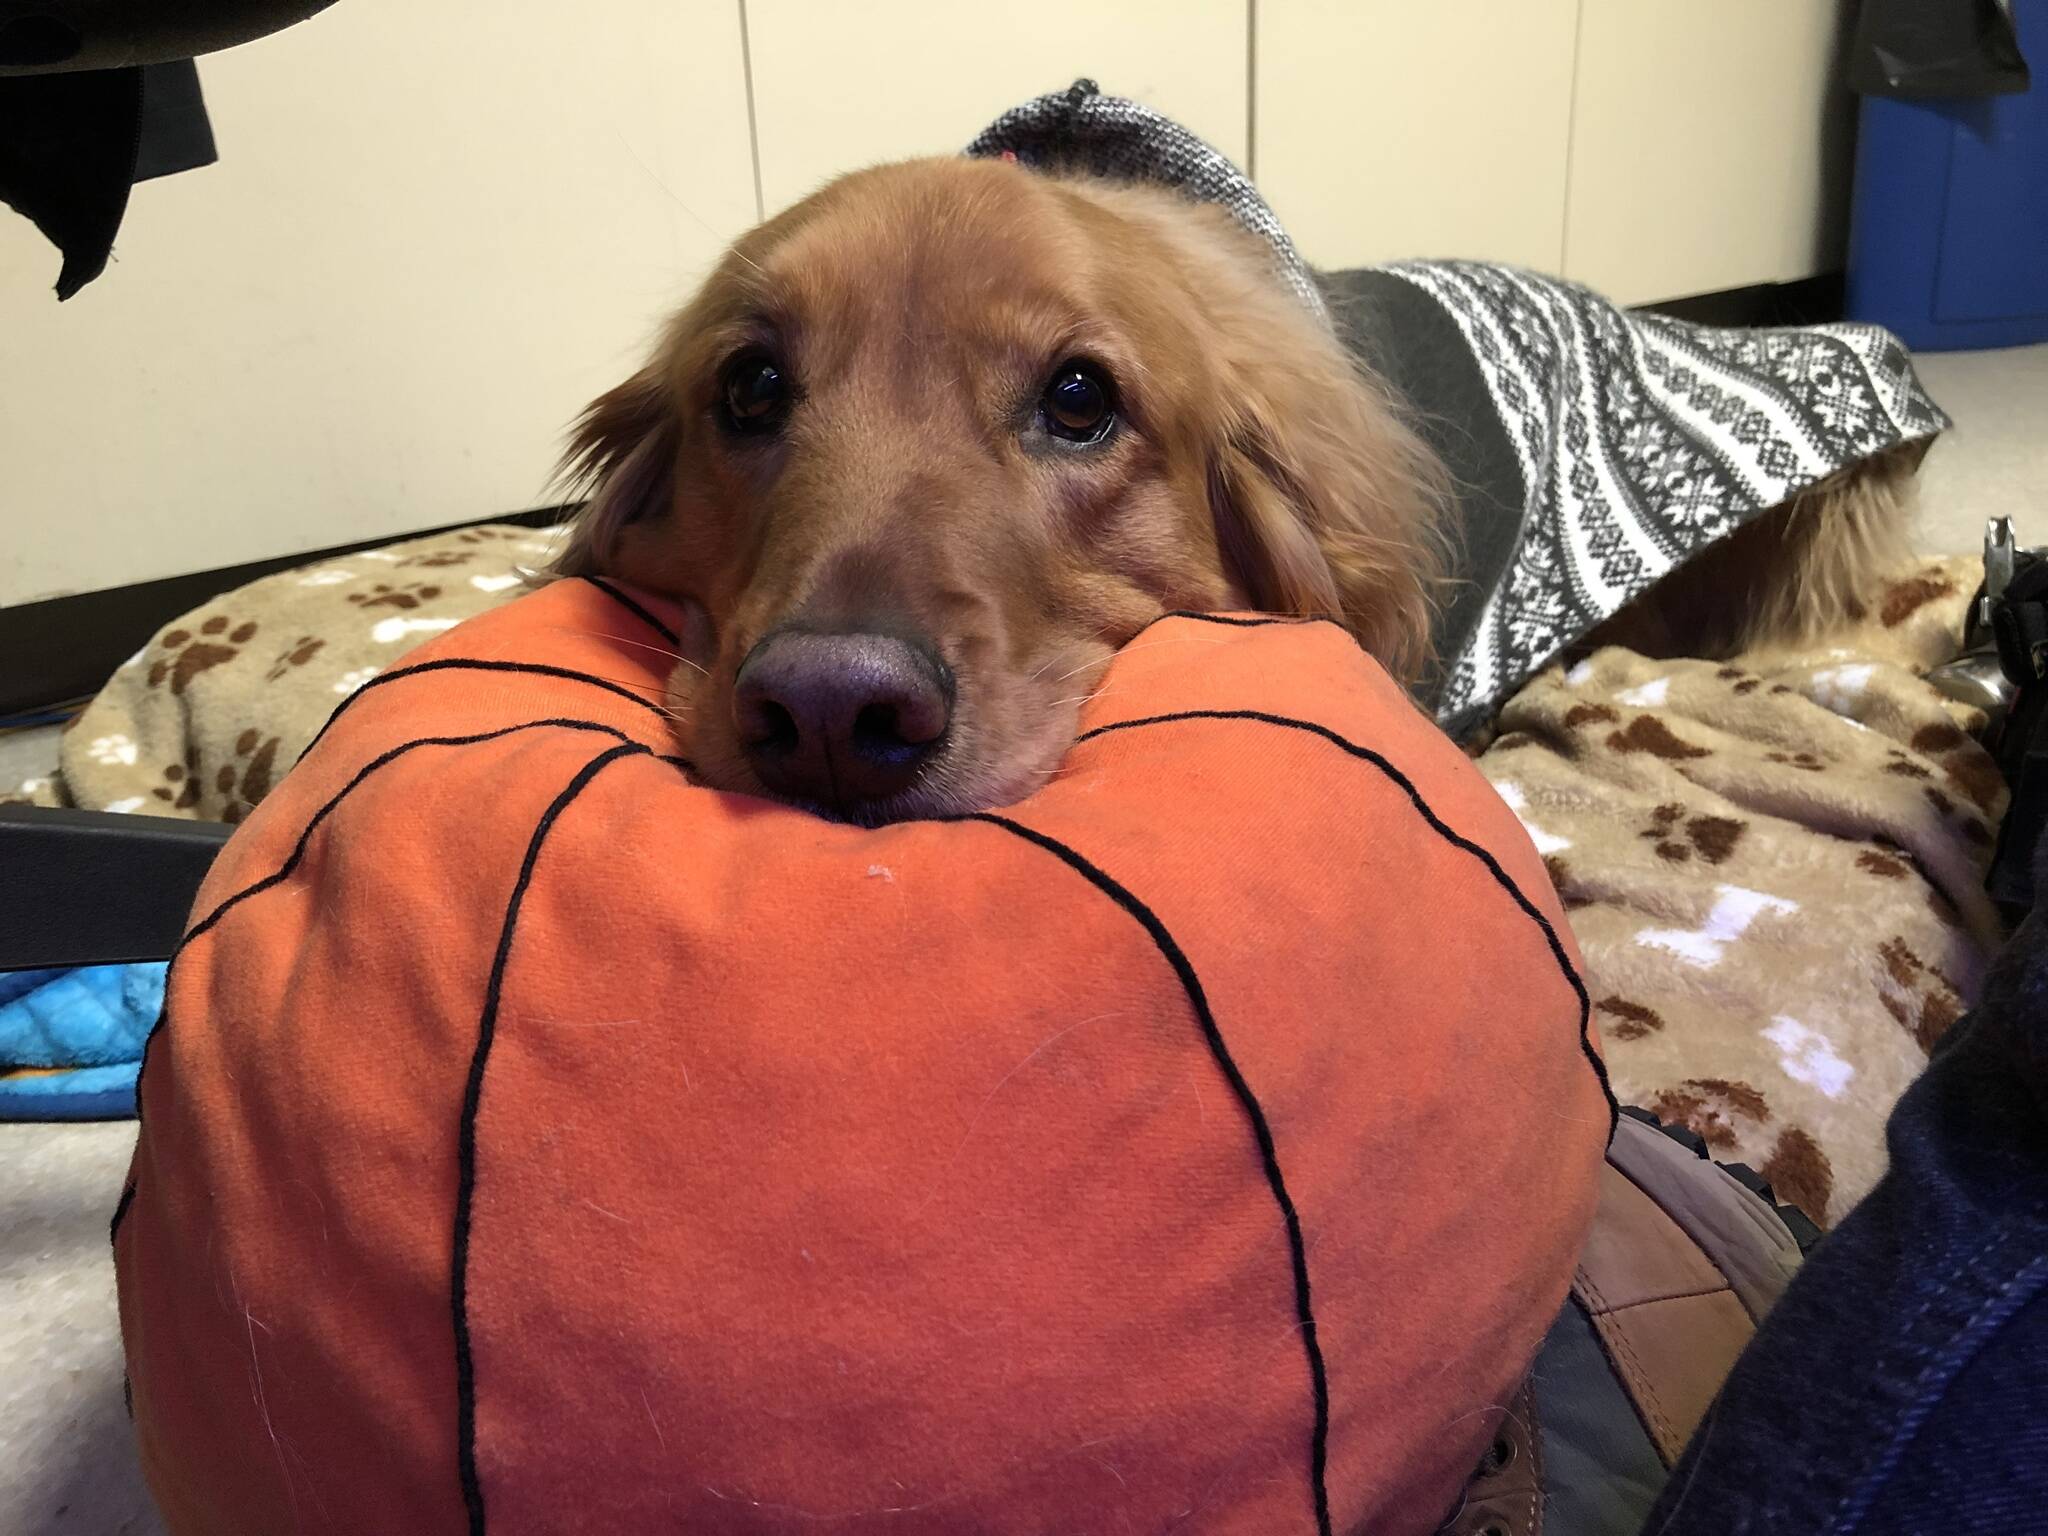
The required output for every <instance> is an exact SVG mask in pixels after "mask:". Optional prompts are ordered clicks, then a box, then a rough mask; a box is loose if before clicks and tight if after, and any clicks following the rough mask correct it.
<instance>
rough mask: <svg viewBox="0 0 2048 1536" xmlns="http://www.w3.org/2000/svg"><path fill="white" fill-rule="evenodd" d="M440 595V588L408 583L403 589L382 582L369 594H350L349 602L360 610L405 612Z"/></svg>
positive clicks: (368, 592) (371, 589)
mask: <svg viewBox="0 0 2048 1536" xmlns="http://www.w3.org/2000/svg"><path fill="white" fill-rule="evenodd" d="M440 595H441V589H440V588H439V587H433V586H422V585H420V583H418V582H416V581H413V582H407V583H406V584H405V585H404V586H402V587H392V586H386V585H385V584H384V583H383V582H381V581H380V582H378V583H377V584H376V585H375V586H374V587H372V588H370V590H369V591H367V592H351V593H349V595H348V600H349V601H350V602H352V603H354V604H355V605H356V606H357V607H358V608H397V609H400V610H405V609H411V608H417V607H419V605H420V604H421V603H424V602H429V601H431V600H432V599H434V598H437V597H439V596H440Z"/></svg>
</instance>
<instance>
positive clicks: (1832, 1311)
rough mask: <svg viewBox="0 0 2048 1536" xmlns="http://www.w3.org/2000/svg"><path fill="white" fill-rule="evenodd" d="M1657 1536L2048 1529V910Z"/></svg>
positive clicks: (1907, 1104) (1669, 1499) (1917, 1100)
mask: <svg viewBox="0 0 2048 1536" xmlns="http://www.w3.org/2000/svg"><path fill="white" fill-rule="evenodd" d="M1887 1138H1888V1141H1889V1145H1890V1152H1891V1168H1890V1171H1889V1172H1888V1173H1887V1174H1886V1176H1885V1177H1884V1179H1883V1180H1882V1181H1881V1182H1880V1183H1879V1185H1878V1187H1877V1188H1876V1189H1875V1190H1874V1191H1873V1192H1872V1193H1871V1194H1870V1196H1869V1197H1868V1198H1867V1199H1866V1200H1865V1201H1864V1202H1863V1203H1862V1204H1861V1205H1860V1206H1858V1207H1857V1208H1856V1210H1854V1211H1853V1212H1851V1213H1850V1215H1849V1216H1848V1218H1847V1219H1846V1220H1844V1221H1843V1223H1842V1224H1841V1226H1840V1227H1838V1228H1837V1229H1836V1230H1835V1231H1834V1232H1833V1233H1831V1234H1829V1235H1828V1237H1826V1238H1825V1239H1824V1240H1823V1241H1822V1242H1821V1244H1820V1245H1819V1247H1817V1248H1816V1249H1815V1250H1814V1252H1813V1253H1812V1254H1811V1255H1810V1256H1809V1257H1808V1259H1807V1262H1806V1264H1805V1266H1804V1268H1803V1269H1802V1270H1801V1271H1800V1273H1799V1275H1798V1277H1797V1278H1796V1279H1795V1280H1794V1281H1793V1282H1792V1285H1791V1287H1790V1288H1789V1289H1788V1290H1787V1291H1786V1293H1785V1295H1784V1297H1783V1298H1782V1299H1781V1300H1780V1301H1779V1302H1778V1305H1777V1307H1776V1309H1775V1310H1774V1311H1773V1312H1772V1313H1771V1315H1770V1317H1769V1318H1768V1319H1767V1320H1766V1322H1765V1324H1764V1327H1763V1328H1762V1329H1761V1330H1760V1331H1759V1333H1758V1335H1757V1337H1756V1339H1755V1340H1754V1342H1753V1343H1752V1344H1751V1345H1750V1347H1749V1349H1748V1350H1747V1351H1745V1352H1744V1354H1743V1357H1742V1359H1741V1360H1740V1361H1739V1362H1738V1363H1737V1365H1736V1368H1735V1371H1734V1372H1733V1374H1732V1375H1731V1376H1730V1377H1729V1380H1728V1383H1727V1385H1726V1387H1724V1388H1723V1390H1722V1392H1721V1396H1720V1398H1719V1400H1718V1401H1717V1402H1716V1403H1715V1405H1714V1408H1713V1409H1712V1411H1711V1412H1710V1413H1709V1414H1708V1416H1707V1418H1706V1421H1705V1422H1704V1423H1703V1424H1702V1425H1701V1426H1700V1429H1699V1432H1698V1433H1697V1434H1696V1435H1695V1436H1694V1437H1693V1442H1692V1444H1691V1446H1689V1447H1688V1449H1687V1451H1686V1454H1685V1456H1684V1458H1683V1459H1682V1460H1681V1461H1680V1463H1679V1465H1678V1467H1677V1468H1676V1470H1675V1471H1674V1472H1673V1474H1672V1477H1671V1480H1670V1482H1669V1483H1668V1484H1667V1485H1666V1487H1665V1490H1664V1493H1663V1495H1662V1497H1661V1498H1660V1499H1659V1500H1658V1503H1657V1507H1656V1508H1655V1509H1653V1510H1652V1511H1651V1513H1650V1517H1649V1519H1648V1521H1647V1522H1646V1523H1645V1525H1644V1527H1643V1530H1644V1532H1645V1533H1646V1536H1650V1533H1654V1536H1745V1533H1758V1536H1762V1533H1771V1536H1777V1533H1781V1532H1799V1533H1801V1536H1849V1533H1851V1532H1853V1533H1855V1536H1931V1533H1939V1536H1949V1533H1954V1536H1978V1533H1982V1536H2017V1533H2019V1532H2022V1531H2032V1530H2042V1529H2048V917H2044V915H2043V914H2042V913H2041V912H2040V911H2039V910H2037V911H2036V912H2035V914H2034V915H2033V916H2032V917H2030V918H2029V919H2028V920H2027V922H2026V923H2025V924H2023V925H2022V927H2021V928H2020V930H2019V932H2018V933H2017V934H2016V935H2015V936H2014V938H2013V940H2012V942H2011V943H2010V944H2009V945H2008V946H2007V948H2006V950H2005V952H2004V953H2003V954H2002V955H2001V956H2000V957H1999V959H1998V962H1997V963H1996V964H1995V965H1994V966H1993V968H1992V971H1991V975H1990V976H1989V978H1988V979H1987V982H1986V986H1985V991H1984V997H1983V999H1982V1001H1981V1003H1980V1005H1979V1007H1978V1008H1977V1010H1976V1011H1975V1012H1974V1013H1973V1014H1971V1015H1970V1016H1969V1017H1968V1018H1966V1019H1964V1020H1963V1021H1961V1022H1960V1023H1958V1024H1957V1025H1956V1026H1955V1028H1954V1029H1952V1030H1951V1031H1950V1033H1949V1035H1948V1037H1947V1039H1946V1040H1944V1041H1943V1043H1942V1044H1941V1046H1940V1047H1939V1048H1938V1049H1937V1050H1936V1052H1935V1054H1934V1059H1933V1060H1932V1061H1931V1062H1930V1063H1929V1065H1928V1069H1927V1071H1926V1073H1925V1074H1924V1075H1923V1076H1922V1077H1921V1079H1920V1080H1919V1081H1918V1082H1917V1083H1916V1084H1914V1086H1913V1087H1912V1088H1911V1089H1910V1090H1909V1091H1908V1092H1907V1093H1906V1095H1905V1097H1904V1098H1903V1099H1901V1100H1900V1102H1899V1105H1898V1107H1897V1109H1896V1110H1895V1111H1894V1113H1893V1115H1892V1120H1891V1124H1890V1127H1889V1129H1888V1132H1887Z"/></svg>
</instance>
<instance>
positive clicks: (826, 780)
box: [561, 159, 1450, 822]
mask: <svg viewBox="0 0 2048 1536" xmlns="http://www.w3.org/2000/svg"><path fill="white" fill-rule="evenodd" d="M569 463H570V470H571V474H572V477H573V478H574V479H575V480H576V481H577V482H578V484H579V486H580V487H581V488H583V489H586V490H588V492H589V493H590V496H591V501H590V505H589V506H588V508H587V509H586V511H585V513H584V515H583V517H582V520H581V522H580V524H579V527H578V530H577V533H576V536H575V539H574V542H573V544H572V546H571V547H570V549H569V550H568V551H567V553H566V554H565V556H564V558H563V561H562V562H561V569H562V570H563V571H564V572H565V573H568V574H582V575H605V576H616V577H619V578H621V579H623V580H625V581H628V582H631V583H634V584H636V585H638V586H640V587H642V588H645V589H649V590H652V591H655V592H659V593H662V594H664V595H666V596H668V597H670V598H673V599H675V600H677V601H678V602H680V603H682V604H683V605H684V607H685V611H686V613H687V614H688V622H687V625H686V628H685V632H684V634H683V636H682V642H681V644H680V646H679V647H678V649H679V652H680V654H679V655H678V657H677V664H676V668H675V673H674V677H673V679H672V681H671V683H670V700H669V703H670V705H671V707H672V709H673V711H674V714H675V719H676V730H677V735H678V737H679V739H680V745H681V749H682V751H683V753H684V754H685V755H686V756H687V757H689V758H690V760H691V761H692V762H694V763H695V764H697V765H698V768H699V771H700V772H701V773H702V775H703V777H704V778H705V779H706V781H708V782H709V783H711V784H712V785H714V786H715V787H719V788H725V789H734V790H740V791H748V792H753V793H766V794H769V795H772V796H775V797H778V798H781V799H785V800H789V801H793V802H796V803H798V804H802V805H807V806H809V807H811V808H813V809H816V810H820V811H823V812H825V813H826V814H829V815H833V816H835V817H839V818H843V819H848V820H855V821H863V822H882V821H889V820H896V819H901V818H904V817H910V816H923V815H931V814H942V813H946V812H959V811H966V810H973V809H980V808H986V807H990V806H995V805H1001V804H1006V803H1009V802H1012V801H1015V800H1017V799H1019V798H1021V797H1022V796H1023V795H1025V794H1027V793H1029V792H1030V790H1031V789H1032V788H1033V787H1034V786H1035V785H1037V784H1038V783H1040V782H1042V781H1043V779H1044V777H1045V776H1046V775H1048V774H1049V773H1051V772H1052V771H1053V770H1054V769H1055V767H1056V766H1057V764H1058V763H1059V761H1060V759H1061V757H1062V756H1063V755H1064V753H1065V752H1066V750H1067V749H1068V747H1070V746H1071V745H1072V743H1073V738H1074V730H1075V722H1076V720H1077V718H1078V715H1079V710H1080V706H1081V704H1082V702H1083V701H1084V700H1086V699H1087V698H1088V696H1089V695H1090V693H1091V692H1092V691H1093V690H1094V689H1095V688H1096V687H1097V685H1098V684H1099V682H1100V680H1101V678H1102V676H1103V673H1104V670H1105V669H1106V667H1107V666H1108V663H1109V659H1110V657H1111V656H1112V655H1113V654H1114V653H1115V652H1116V650H1117V649H1118V647H1120V646H1121V645H1123V644H1125V643H1126V642H1128V641H1130V640H1131V639H1132V638H1133V637H1134V636H1136V635H1137V634H1138V632H1139V631H1140V630H1142V629H1143V628H1144V627H1145V626H1146V625H1147V624H1149V623H1151V622H1152V621H1154V620H1155V619H1157V618H1158V617H1159V616H1160V615H1161V614H1162V613H1166V612H1170V611H1174V610H1182V609H1195V610H1215V609H1226V608H1237V609H1257V610H1260V611H1264V612H1269V613H1282V614H1296V615H1304V616H1316V617H1325V618H1331V619H1335V620H1338V621H1339V622H1341V623H1342V624H1344V625H1345V626H1346V627H1347V628H1348V629H1349V630H1350V631H1351V632H1352V633H1353V634H1354V635H1355V636H1356V637H1357V638H1358V640H1359V641H1360V642H1361V643H1362V644H1363V645H1364V647H1365V648H1366V650H1367V651H1369V652H1370V653H1371V654H1372V655H1373V656H1374V657H1376V658H1377V659H1378V660H1379V661H1381V662H1382V663H1383V664H1384V665H1385V666H1387V668H1388V669H1389V670H1390V671H1391V672H1392V673H1393V674H1394V675H1395V676H1396V677H1397V678H1403V679H1407V678H1412V677H1413V676H1414V674H1415V673H1416V671H1417V670H1418V668H1419V667H1420V666H1421V665H1422V663H1423V661H1424V658H1425V654H1426V651H1427V645H1428V639H1427V637H1428V630H1429V623H1430V617H1431V607H1432V589H1433V587H1434V585H1435V584H1436V582H1437V581H1438V580H1439V579H1440V575H1441V571H1442V568H1443V559H1442V554H1441V550H1442V547H1443V542H1444V537H1445V533H1446V527H1445V523H1446V518H1447V515H1448V513H1447V509H1448V507H1449V505H1450V498H1449V497H1448V495H1447V494H1446V493H1445V478H1444V474H1443V471H1442V468H1441V466H1440V465H1439V464H1438V463H1437V462H1436V460H1435V458H1434V456H1433V455H1432V454H1431V453H1430V452H1429V450H1428V449H1427V448H1426V447H1425V446H1424V444H1423V443H1422V441H1421V439H1420V438H1419V437H1418V436H1417V435H1416V434H1415V433H1414V432H1413V431H1412V430H1411V429H1410V428H1409V427H1408V426H1407V425H1405V424H1404V423H1403V422H1402V420H1401V419H1400V417H1399V414H1398V413H1397V411H1396V409H1395V407H1394V405H1393V404H1392V402H1391V401H1390V399H1389V398H1388V396H1387V394H1386V392H1385V391H1384V390H1383V389H1382V388H1381V387H1380V386H1379V385H1378V384H1376V383H1375V382H1374V381H1373V380H1372V379H1371V378H1369V377H1368V376H1366V375H1364V374H1362V373H1361V372H1360V371H1359V368H1358V366H1357V364H1356V363H1355V362H1354V361H1353V359H1352V358H1351V356H1350V355H1349V354H1348V353H1347V352H1346V351H1345V350H1344V348H1343V346H1342V345H1341V343H1340V342H1339V341H1338V340H1337V339H1336V338H1335V337H1334V336H1332V335H1331V334H1330V333H1329V332H1328V331H1327V330H1326V329H1325V328H1324V327H1323V326H1322V325H1321V324H1320V323H1319V321H1318V320H1317V318H1316V317H1314V316H1313V315H1311V314H1310V313H1308V312H1307V310H1306V309H1304V308H1303V307H1302V306H1301V304H1300V302H1299V300H1298V299H1297V298H1296V297H1295V296H1294V295H1293V294H1291V293H1290V292H1288V291H1287V290H1286V289H1285V288H1284V287H1283V286H1282V285H1281V284H1280V283H1279V282H1277V281H1276V280H1275V278H1274V277H1273V275H1272V271H1271V266H1270V252H1269V251H1268V250H1267V248H1266V247H1265V246H1264V245H1263V243H1261V242H1260V241H1259V240H1257V239H1256V238H1254V237H1253V236H1251V235H1249V234H1247V233H1245V232H1244V231H1243V230H1241V229H1240V228H1238V226H1237V225H1235V224H1234V223H1232V222H1231V220H1230V219H1229V217H1228V216H1227V215H1226V214H1225V213H1223V212H1222V211H1221V210H1219V209H1216V208H1213V207H1205V206H1201V205H1197V204H1194V203H1191V202H1189V201H1187V200H1185V199H1183V198H1181V197H1179V196H1177V195H1175V194H1173V193H1171V192H1167V191H1162V190H1156V189H1151V188H1145V187H1136V186H1124V185H1112V184H1109V183H1105V182H1101V181H1096V180H1089V179H1081V178H1076V179H1067V178H1061V177H1054V176H1047V175H1043V174H1039V173H1036V172H1032V171H1028V170H1026V169H1024V168H1023V167H1021V166H1019V165H1016V164H1011V163H1005V162H1001V161H977V160H960V159H946V160H926V161H914V162H910V163H907V164H901V165H893V166H886V167H883V168H880V169H876V170H870V171H865V172H861V173H858V174H855V175H852V176H848V177H845V178H843V179H841V180H839V181H836V182H834V183H832V184H831V185H829V186H827V187H826V188H824V189H823V190H822V191H820V192H818V193H816V194H815V195H814V196H812V197H810V198H808V199H806V200H805V201H804V202H802V203H800V204H798V205H797V206H796V207H794V208H792V209H790V210H789V211H788V212H786V213H783V214H781V215H780V216H778V217H776V218H774V219H771V220H770V221H768V222H767V223H766V224H764V225H762V226H761V227H760V228H758V229H756V230H754V231H753V232H751V233H750V234H748V235H746V236H744V237H743V238H742V239H741V240H740V241H739V242H738V243H737V244H736V245H735V246H734V248H733V249H732V250H731V251H730V252H728V253H727V255H726V257H725V259H724V260H723V261H722V262H721V263H720V264H719V266H718V267H717V269H716V270H715V271H714V272H713V274H712V275H711V277H710V278H709V280H708V281H707V282H706V283H705V285H704V287H703V288H702V290H701V291H700V292H699V293H698V294H697V295H696V297H695V298H694V299H693V300H692V301H691V302H690V303H689V304H688V305H687V306H685V307H684V309H683V310H682V311H681V313H679V314H678V315H677V316H676V317H675V318H674V319H673V321H672V322H671V323H670V324H669V326H668V328H667V331H666V334H665V335H664V337H663V338H662V339H661V341H660V344H659V346H658V347H657V349H656V351H655V354H654V356H653V359H652V360H651V361H650V362H649V363H648V364H647V365H646V366H645V367H644V368H642V369H641V370H640V371H639V372H638V373H636V374H634V375H633V376H632V377H631V378H630V379H628V380H627V381H626V382H625V383H623V384H621V385H619V386H618V387H617V388H616V389H613V390H612V391H611V392H610V393H608V394H606V395H604V396H603V397H602V398H600V399H599V400H598V401H596V402H595V403H594V404H593V405H592V406H591V407H590V409H589V411H588V412H587V413H586V414H585V416H584V417H583V419H582V421H581V423H580V424H579V427H578V430H577V432H576V435H575V438H574V442H573V446H572V450H571V454H570V461H569Z"/></svg>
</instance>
